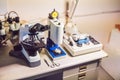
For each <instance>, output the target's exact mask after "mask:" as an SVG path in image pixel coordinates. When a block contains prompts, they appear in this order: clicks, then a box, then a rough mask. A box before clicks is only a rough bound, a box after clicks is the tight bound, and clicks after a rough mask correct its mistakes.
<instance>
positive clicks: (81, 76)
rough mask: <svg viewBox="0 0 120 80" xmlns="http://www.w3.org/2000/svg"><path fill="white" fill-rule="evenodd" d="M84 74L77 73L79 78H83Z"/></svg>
mask: <svg viewBox="0 0 120 80" xmlns="http://www.w3.org/2000/svg"><path fill="white" fill-rule="evenodd" d="M85 76H86V73H82V74H79V75H78V78H79V79H81V78H84V77H85Z"/></svg>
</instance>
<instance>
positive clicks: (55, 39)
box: [46, 9, 66, 60]
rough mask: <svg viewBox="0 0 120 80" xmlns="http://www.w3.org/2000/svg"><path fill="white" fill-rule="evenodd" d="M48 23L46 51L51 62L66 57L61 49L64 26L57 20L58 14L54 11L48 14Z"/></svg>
mask: <svg viewBox="0 0 120 80" xmlns="http://www.w3.org/2000/svg"><path fill="white" fill-rule="evenodd" d="M48 22H49V33H48V39H47V48H46V51H47V53H48V54H49V55H50V57H51V59H52V60H57V59H60V58H63V57H65V56H66V52H65V51H64V49H62V47H61V44H62V42H63V33H64V25H63V24H62V23H61V21H60V20H59V19H58V12H57V11H56V10H55V9H54V10H53V11H52V12H51V13H50V14H49V18H48Z"/></svg>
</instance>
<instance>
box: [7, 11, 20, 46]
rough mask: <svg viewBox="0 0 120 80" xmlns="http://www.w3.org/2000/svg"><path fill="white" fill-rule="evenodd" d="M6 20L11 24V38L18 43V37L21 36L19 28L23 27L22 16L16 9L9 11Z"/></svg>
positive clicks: (13, 42)
mask: <svg viewBox="0 0 120 80" xmlns="http://www.w3.org/2000/svg"><path fill="white" fill-rule="evenodd" d="M6 21H7V22H8V24H9V32H10V35H11V36H10V40H11V42H12V44H13V45H16V43H17V42H18V37H19V29H20V27H21V24H20V17H19V16H18V14H17V12H15V11H10V12H9V13H8V17H7V19H6Z"/></svg>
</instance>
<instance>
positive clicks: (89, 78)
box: [78, 69, 98, 80]
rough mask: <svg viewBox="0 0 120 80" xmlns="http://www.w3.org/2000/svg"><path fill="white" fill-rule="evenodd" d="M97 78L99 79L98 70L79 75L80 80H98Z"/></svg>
mask: <svg viewBox="0 0 120 80" xmlns="http://www.w3.org/2000/svg"><path fill="white" fill-rule="evenodd" d="M97 77H98V71H97V69H94V70H90V71H87V72H83V73H80V74H78V80H97Z"/></svg>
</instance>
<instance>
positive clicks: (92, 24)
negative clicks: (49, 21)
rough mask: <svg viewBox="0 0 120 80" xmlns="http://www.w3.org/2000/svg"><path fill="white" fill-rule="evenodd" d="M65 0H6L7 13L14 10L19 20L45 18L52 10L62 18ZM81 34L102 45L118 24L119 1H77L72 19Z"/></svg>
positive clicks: (119, 16) (119, 13)
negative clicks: (90, 36)
mask: <svg viewBox="0 0 120 80" xmlns="http://www.w3.org/2000/svg"><path fill="white" fill-rule="evenodd" d="M65 2H66V0H7V6H8V11H11V10H15V11H16V12H18V14H19V16H20V17H21V19H24V20H33V19H38V18H40V17H42V18H47V17H48V13H49V12H51V11H52V9H54V8H55V9H56V10H57V11H58V12H59V13H60V16H62V17H63V16H64V15H63V13H64V12H65ZM73 21H74V23H76V24H77V26H78V27H79V30H80V31H81V32H87V33H89V34H92V35H93V36H94V37H96V39H98V40H99V41H101V42H102V43H103V44H105V43H107V41H108V39H109V34H110V32H111V30H112V28H113V27H114V26H115V24H116V23H120V0H79V3H78V6H77V9H76V11H75V14H74V17H73Z"/></svg>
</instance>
